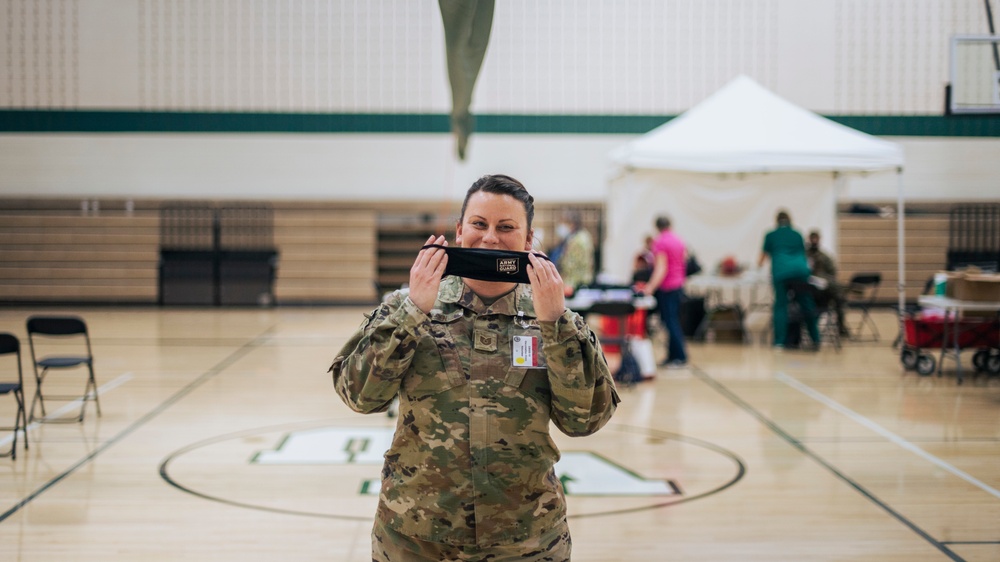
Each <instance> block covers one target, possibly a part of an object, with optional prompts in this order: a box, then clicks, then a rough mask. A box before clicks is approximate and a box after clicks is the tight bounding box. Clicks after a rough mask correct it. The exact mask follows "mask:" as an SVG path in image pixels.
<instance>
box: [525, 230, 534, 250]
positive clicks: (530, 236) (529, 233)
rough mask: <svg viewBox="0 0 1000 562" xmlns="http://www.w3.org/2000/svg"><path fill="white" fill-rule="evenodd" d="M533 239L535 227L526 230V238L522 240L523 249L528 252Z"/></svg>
mask: <svg viewBox="0 0 1000 562" xmlns="http://www.w3.org/2000/svg"><path fill="white" fill-rule="evenodd" d="M534 240H535V229H534V228H532V229H530V230H528V239H527V240H525V241H524V251H525V252H530V251H531V248H532V246H533V244H532V242H534Z"/></svg>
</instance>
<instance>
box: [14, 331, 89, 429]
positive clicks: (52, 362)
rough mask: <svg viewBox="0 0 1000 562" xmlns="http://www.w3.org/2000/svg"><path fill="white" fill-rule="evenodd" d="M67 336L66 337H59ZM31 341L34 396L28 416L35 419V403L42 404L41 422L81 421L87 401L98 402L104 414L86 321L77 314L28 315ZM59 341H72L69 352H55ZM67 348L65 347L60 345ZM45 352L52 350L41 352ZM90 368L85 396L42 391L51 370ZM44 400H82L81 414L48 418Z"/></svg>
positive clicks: (29, 339)
mask: <svg viewBox="0 0 1000 562" xmlns="http://www.w3.org/2000/svg"><path fill="white" fill-rule="evenodd" d="M57 340H64V341H57ZM28 342H29V343H30V345H31V361H32V363H33V364H34V370H35V397H34V399H32V401H31V414H30V416H29V418H30V419H31V420H32V421H33V420H34V419H35V405H36V404H37V405H38V406H40V408H41V412H42V416H41V418H40V419H39V421H41V422H53V423H67V422H72V421H76V422H82V421H83V414H84V413H85V412H86V409H87V402H88V401H93V402H94V404H95V405H96V406H97V415H98V416H100V415H101V402H100V400H98V397H97V380H96V379H95V378H94V357H93V353H92V352H91V349H90V335H89V334H88V333H87V324H86V323H84V321H83V319H81V318H79V317H77V316H32V317H30V318H28ZM57 343H65V344H69V345H70V346H71V347H70V349H71V352H77V353H76V354H70V353H65V352H64V353H53V352H54V351H55V350H56V344H57ZM60 349H65V348H60ZM43 352H47V353H49V354H47V355H44V356H43V355H42V353H43ZM83 367H86V369H87V384H86V386H85V387H84V390H83V395H82V396H72V395H59V396H56V395H49V396H46V395H45V394H44V392H43V391H42V387H43V383H44V381H45V379H46V377H47V376H48V375H49V374H50V371H52V370H62V369H76V368H83ZM45 400H64V401H73V400H80V402H81V405H80V415H79V416H77V417H76V419H75V420H73V419H64V418H57V419H51V420H50V419H46V416H47V414H46V412H45Z"/></svg>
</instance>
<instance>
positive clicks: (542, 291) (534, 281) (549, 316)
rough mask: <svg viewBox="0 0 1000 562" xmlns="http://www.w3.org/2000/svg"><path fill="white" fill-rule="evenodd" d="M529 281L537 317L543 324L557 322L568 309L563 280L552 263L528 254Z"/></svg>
mask: <svg viewBox="0 0 1000 562" xmlns="http://www.w3.org/2000/svg"><path fill="white" fill-rule="evenodd" d="M528 261H529V262H531V264H530V265H529V266H528V279H529V280H530V281H531V301H532V302H533V303H534V305H535V315H536V317H537V318H538V320H540V321H542V322H555V321H556V320H558V319H559V317H560V316H562V313H563V311H564V310H565V309H566V297H565V296H564V295H563V280H562V276H561V275H559V270H557V269H556V264H554V263H552V262H551V261H549V260H547V259H545V258H540V257H537V256H535V254H533V253H531V252H529V253H528Z"/></svg>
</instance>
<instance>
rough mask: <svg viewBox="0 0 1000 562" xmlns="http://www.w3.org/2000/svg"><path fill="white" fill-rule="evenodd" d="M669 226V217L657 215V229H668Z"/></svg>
mask: <svg viewBox="0 0 1000 562" xmlns="http://www.w3.org/2000/svg"><path fill="white" fill-rule="evenodd" d="M668 228H670V219H668V218H667V217H664V216H659V217H656V229H657V230H666V229H668Z"/></svg>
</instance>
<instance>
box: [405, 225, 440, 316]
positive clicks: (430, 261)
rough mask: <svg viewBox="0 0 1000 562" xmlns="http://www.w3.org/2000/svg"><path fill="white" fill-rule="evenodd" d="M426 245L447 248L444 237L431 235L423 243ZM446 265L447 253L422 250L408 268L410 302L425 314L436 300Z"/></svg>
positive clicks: (436, 250)
mask: <svg viewBox="0 0 1000 562" xmlns="http://www.w3.org/2000/svg"><path fill="white" fill-rule="evenodd" d="M427 244H438V245H440V246H447V245H448V240H446V239H445V237H444V236H437V237H435V236H433V235H432V236H431V237H430V238H428V239H427V242H424V245H427ZM446 265H448V253H447V252H445V251H444V249H443V248H424V249H422V250H420V253H419V254H417V259H416V261H414V262H413V267H411V268H410V300H411V301H413V304H415V305H417V308H419V309H420V310H422V311H424V313H425V314H426V313H428V312H430V311H431V308H432V307H433V306H434V301H436V300H437V295H438V288H439V287H440V285H441V277H442V276H443V275H444V268H445V266H446Z"/></svg>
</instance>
